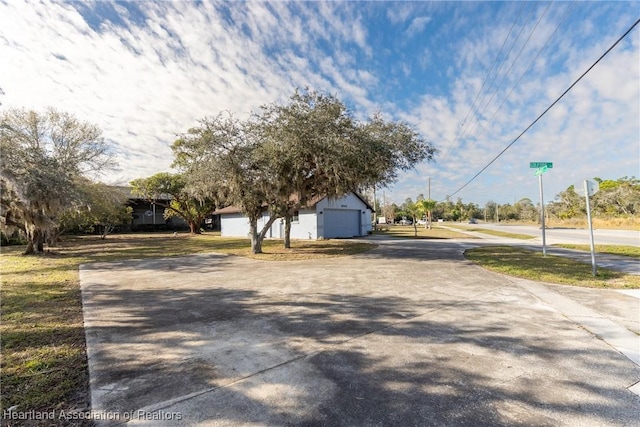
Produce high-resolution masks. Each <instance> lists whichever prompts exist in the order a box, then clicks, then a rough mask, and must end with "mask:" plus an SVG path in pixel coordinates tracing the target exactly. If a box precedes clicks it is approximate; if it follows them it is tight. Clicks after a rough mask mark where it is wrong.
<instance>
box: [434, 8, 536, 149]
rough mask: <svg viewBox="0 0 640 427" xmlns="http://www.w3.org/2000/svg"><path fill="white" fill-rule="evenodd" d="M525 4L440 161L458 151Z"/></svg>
mask: <svg viewBox="0 0 640 427" xmlns="http://www.w3.org/2000/svg"><path fill="white" fill-rule="evenodd" d="M525 4H526V2H521V6H520V10H519V11H518V16H516V19H515V20H514V21H513V24H511V28H510V29H509V32H508V33H507V36H506V37H505V38H504V41H503V42H502V46H501V47H500V50H499V51H498V53H497V54H496V56H495V58H494V59H493V63H492V64H491V67H490V68H489V71H488V72H487V74H486V76H485V77H484V80H483V81H482V85H481V87H480V89H479V90H478V92H477V93H476V96H475V97H474V98H473V102H472V103H471V106H470V107H469V111H468V112H467V115H466V116H465V117H464V119H463V120H462V124H461V125H460V126H459V127H458V131H457V132H456V136H455V137H454V138H453V143H452V144H451V146H450V147H453V149H452V148H449V149H448V150H447V151H446V152H445V154H444V155H443V156H442V158H441V159H440V161H443V160H444V159H446V158H447V157H449V154H450V153H451V152H452V151H453V152H454V153H455V152H457V151H458V147H457V146H456V144H457V142H458V140H459V139H460V134H461V132H462V131H463V129H464V126H465V124H466V123H467V119H468V118H469V116H470V115H471V112H472V111H473V110H474V108H476V101H477V100H478V98H479V97H480V94H481V93H483V92H482V91H483V90H484V87H485V86H486V84H487V81H488V80H489V77H490V76H491V73H492V72H493V68H494V67H495V66H496V64H497V62H498V58H500V54H501V53H502V51H503V49H504V47H505V46H506V44H507V40H509V37H510V36H511V33H513V29H514V28H515V26H516V24H517V22H518V20H519V19H520V15H522V11H523V9H524V6H525Z"/></svg>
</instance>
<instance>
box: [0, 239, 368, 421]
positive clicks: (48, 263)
mask: <svg viewBox="0 0 640 427" xmlns="http://www.w3.org/2000/svg"><path fill="white" fill-rule="evenodd" d="M373 247H375V245H373V244H369V243H363V242H355V241H348V240H325V241H296V240H294V241H292V248H291V249H284V248H283V243H282V240H265V241H264V245H263V250H264V252H265V253H264V254H259V255H251V254H250V249H249V240H248V239H228V238H221V237H219V236H216V235H212V234H204V235H199V236H190V235H188V234H178V235H177V236H175V237H174V236H173V234H170V233H148V234H123V235H112V236H109V237H108V238H107V239H105V240H100V239H99V238H97V237H96V236H83V237H65V241H63V242H61V244H60V247H59V248H50V252H48V253H46V254H45V255H42V256H23V255H21V252H22V251H23V250H24V248H23V247H3V248H2V254H1V255H0V274H1V275H2V276H1V277H2V288H1V289H0V297H1V298H0V310H1V312H2V322H1V323H0V348H1V349H2V369H1V372H0V383H1V384H2V394H1V396H0V412H1V411H3V410H7V409H8V408H11V407H14V406H16V408H15V411H17V412H29V411H36V412H50V411H53V410H55V411H60V410H64V411H65V412H70V411H86V410H89V409H90V398H89V377H88V371H87V356H86V343H85V336H84V324H83V317H82V300H81V293H80V279H79V272H78V271H79V270H78V269H79V266H80V264H83V263H90V262H96V261H117V260H125V259H141V258H155V257H168V256H180V255H189V254H196V253H206V252H222V253H227V254H233V255H243V256H251V257H252V258H256V259H262V260H275V261H286V260H297V259H318V258H326V257H335V256H343V255H352V254H356V253H360V252H364V251H366V250H369V249H371V248H373ZM3 425H4V424H3ZM12 425H13V424H12ZM56 425H65V422H64V420H56ZM67 425H74V426H78V425H80V426H84V425H86V426H89V425H92V423H91V422H89V421H87V422H86V423H83V421H78V420H74V421H70V422H69V423H67Z"/></svg>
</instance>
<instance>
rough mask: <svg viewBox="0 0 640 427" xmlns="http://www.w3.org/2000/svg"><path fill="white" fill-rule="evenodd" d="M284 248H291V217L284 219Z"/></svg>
mask: <svg viewBox="0 0 640 427" xmlns="http://www.w3.org/2000/svg"><path fill="white" fill-rule="evenodd" d="M284 247H285V248H287V249H290V248H291V215H287V216H285V217H284Z"/></svg>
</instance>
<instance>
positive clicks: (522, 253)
mask: <svg viewBox="0 0 640 427" xmlns="http://www.w3.org/2000/svg"><path fill="white" fill-rule="evenodd" d="M465 256H466V257H467V259H470V260H471V261H473V262H475V263H476V264H478V265H480V266H482V267H484V268H486V269H488V270H492V271H496V272H498V273H503V274H507V275H510V276H515V277H521V278H524V279H530V280H537V281H541V282H548V283H558V284H567V285H574V286H584V287H591V288H610V289H640V276H633V275H628V274H624V273H619V272H616V271H612V270H607V269H604V268H599V269H598V274H597V276H596V277H593V275H592V270H591V264H585V263H581V262H578V261H574V260H572V259H569V258H565V257H558V256H552V255H547V256H546V257H543V256H542V254H541V253H540V252H534V251H531V250H526V249H521V248H514V247H511V246H486V247H480V248H474V249H468V250H467V251H465Z"/></svg>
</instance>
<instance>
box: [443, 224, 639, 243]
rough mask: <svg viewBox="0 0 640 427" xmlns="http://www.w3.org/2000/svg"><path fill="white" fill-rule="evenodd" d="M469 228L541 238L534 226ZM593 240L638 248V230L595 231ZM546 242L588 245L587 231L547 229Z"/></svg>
mask: <svg viewBox="0 0 640 427" xmlns="http://www.w3.org/2000/svg"><path fill="white" fill-rule="evenodd" d="M445 225H446V223H445ZM469 226H473V227H477V228H487V229H492V230H500V231H508V232H513V233H520V234H530V235H532V236H536V237H540V238H542V230H541V229H540V228H539V227H534V226H527V225H504V224H492V223H486V224H485V223H480V224H473V225H471V224H469ZM593 240H594V243H595V244H597V245H625V246H640V230H606V229H595V230H593ZM546 241H547V243H548V244H556V243H569V244H584V245H588V244H589V230H587V229H575V228H547V229H546Z"/></svg>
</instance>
